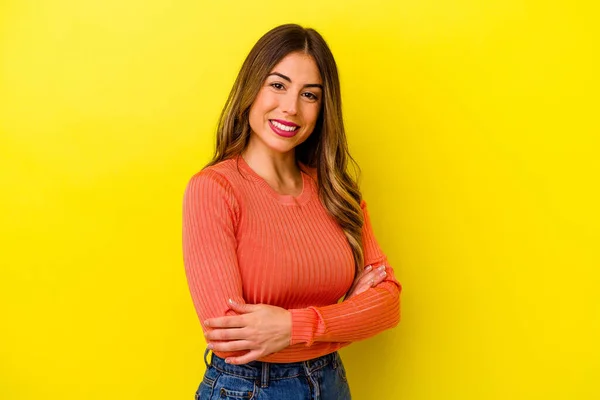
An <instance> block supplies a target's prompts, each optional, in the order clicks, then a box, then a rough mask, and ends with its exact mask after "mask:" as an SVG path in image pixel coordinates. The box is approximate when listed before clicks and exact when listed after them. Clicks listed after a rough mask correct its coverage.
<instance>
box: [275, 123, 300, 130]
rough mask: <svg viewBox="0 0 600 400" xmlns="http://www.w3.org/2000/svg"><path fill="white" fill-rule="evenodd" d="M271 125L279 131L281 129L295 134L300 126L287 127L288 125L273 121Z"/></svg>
mask: <svg viewBox="0 0 600 400" xmlns="http://www.w3.org/2000/svg"><path fill="white" fill-rule="evenodd" d="M271 123H272V124H273V126H275V127H276V128H277V129H281V130H282V131H286V132H293V131H295V130H296V129H298V128H299V126H287V125H283V124H280V123H279V122H277V121H271Z"/></svg>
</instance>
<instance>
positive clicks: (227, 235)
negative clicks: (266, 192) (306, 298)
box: [183, 173, 401, 364]
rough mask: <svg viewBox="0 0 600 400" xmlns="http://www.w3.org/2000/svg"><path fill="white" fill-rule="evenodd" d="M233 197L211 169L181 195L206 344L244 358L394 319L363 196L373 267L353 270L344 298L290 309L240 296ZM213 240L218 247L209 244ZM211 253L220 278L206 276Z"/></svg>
mask: <svg viewBox="0 0 600 400" xmlns="http://www.w3.org/2000/svg"><path fill="white" fill-rule="evenodd" d="M235 199H236V197H235V196H234V194H233V190H232V188H231V186H230V185H229V184H228V182H227V181H226V180H225V179H224V178H223V177H220V176H219V175H218V174H216V173H212V174H200V175H197V176H195V177H194V178H192V180H191V181H190V184H189V185H188V188H187V189H186V194H185V197H184V209H183V212H184V219H183V247H184V248H183V250H184V263H185V268H186V274H187V277H188V283H189V285H190V290H191V293H192V298H193V300H194V305H195V307H196V310H197V312H198V315H199V317H200V318H201V323H202V325H203V328H204V331H205V337H206V340H207V342H208V346H209V348H212V349H213V350H215V351H221V352H238V354H239V352H244V351H245V353H243V354H242V355H237V354H236V356H231V357H228V358H227V361H228V362H230V363H232V364H243V363H247V362H250V361H253V360H256V359H259V358H261V357H264V356H266V355H268V354H272V353H275V352H277V351H280V350H282V349H284V348H286V347H288V346H290V345H295V344H298V343H304V344H305V345H306V346H311V345H312V344H313V343H315V342H341V343H348V342H353V341H357V340H362V339H366V338H368V337H370V336H373V335H375V334H377V333H379V332H381V331H383V330H385V329H388V328H391V327H393V326H395V325H396V324H397V323H398V322H399V320H400V312H399V308H400V299H399V297H400V291H401V286H400V284H399V283H398V281H397V280H396V279H395V277H394V273H393V270H392V269H391V268H390V267H389V266H387V265H386V264H387V259H386V257H385V255H384V254H383V253H382V252H381V249H380V248H379V246H378V244H377V242H376V240H375V237H374V235H373V232H372V228H371V224H370V220H369V215H368V212H367V209H366V203H364V202H363V203H362V204H361V207H362V208H363V212H364V217H365V218H364V220H365V222H364V226H363V238H362V239H363V248H364V254H365V261H366V262H367V263H369V264H370V265H371V266H372V268H371V269H368V267H367V268H365V270H364V272H363V273H361V274H360V275H358V276H357V277H356V279H355V280H354V283H353V285H352V288H351V290H350V291H349V293H348V295H347V296H346V298H345V299H344V301H343V302H341V303H336V304H331V305H328V306H324V307H307V308H301V309H290V310H286V309H283V308H280V307H275V306H271V305H266V304H245V301H244V299H243V297H242V283H241V277H240V274H239V270H238V267H237V259H236V253H235V249H236V240H235V234H234V232H235V229H234V221H235V218H236V215H237V212H238V208H237V207H238V206H237V204H236V200H235ZM215 241H217V242H218V243H219V245H218V248H212V247H210V248H209V247H206V245H205V244H206V243H215ZM216 258H218V259H219V260H220V261H221V262H219V265H218V266H219V273H218V275H219V279H214V280H210V278H209V277H210V276H211V275H214V274H213V271H212V270H211V269H212V268H214V260H215V259H216ZM381 267H383V269H380V268H381ZM207 285H210V287H208V286H207ZM208 289H209V290H208Z"/></svg>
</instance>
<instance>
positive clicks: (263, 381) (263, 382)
mask: <svg viewBox="0 0 600 400" xmlns="http://www.w3.org/2000/svg"><path fill="white" fill-rule="evenodd" d="M269 368H270V364H269V363H268V362H263V363H262V371H261V374H260V387H261V388H266V387H269V375H270V370H269Z"/></svg>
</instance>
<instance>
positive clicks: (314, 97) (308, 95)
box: [302, 92, 319, 100]
mask: <svg viewBox="0 0 600 400" xmlns="http://www.w3.org/2000/svg"><path fill="white" fill-rule="evenodd" d="M302 95H303V96H304V97H306V98H308V99H309V100H318V99H319V98H318V97H317V95H316V94H314V93H311V92H305V93H303V94H302Z"/></svg>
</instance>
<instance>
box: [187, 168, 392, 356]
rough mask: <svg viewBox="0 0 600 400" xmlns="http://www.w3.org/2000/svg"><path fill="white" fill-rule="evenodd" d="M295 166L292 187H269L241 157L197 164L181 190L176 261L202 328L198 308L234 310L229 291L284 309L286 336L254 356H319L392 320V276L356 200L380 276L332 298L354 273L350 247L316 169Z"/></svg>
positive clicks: (241, 299) (369, 261)
mask: <svg viewBox="0 0 600 400" xmlns="http://www.w3.org/2000/svg"><path fill="white" fill-rule="evenodd" d="M303 169H304V171H303V173H302V177H303V181H304V189H303V191H302V193H301V194H300V195H299V196H297V197H293V196H289V195H281V194H279V193H277V192H276V191H275V190H273V189H272V188H271V187H270V186H269V184H268V183H267V182H266V181H265V180H264V179H262V178H261V177H260V176H259V175H258V174H256V173H255V172H254V171H253V170H252V169H251V168H250V166H249V165H248V164H246V162H245V161H244V159H243V158H242V157H237V158H235V159H229V160H226V161H223V162H221V163H219V164H217V165H214V166H211V167H209V168H205V169H204V170H202V171H200V172H199V173H197V174H196V175H194V176H193V177H192V178H191V180H190V182H189V184H188V186H187V188H186V191H185V195H184V202H183V203H184V204H183V255H184V264H185V271H186V276H187V280H188V284H189V288H190V292H191V295H192V299H193V302H194V306H195V309H196V312H197V314H198V317H199V318H200V322H201V324H202V328H203V329H204V330H205V331H206V327H204V325H203V323H204V321H205V320H206V319H208V318H213V317H218V316H224V315H235V314H236V313H235V312H234V311H233V310H230V309H229V307H228V306H227V299H229V298H231V299H233V300H234V301H236V302H238V303H241V304H243V303H249V304H260V303H263V304H270V305H273V306H278V307H282V308H285V309H287V310H289V311H290V312H291V314H292V337H291V341H290V346H289V347H287V348H285V349H283V350H281V351H279V352H277V353H273V354H270V355H268V356H266V357H263V358H261V359H260V361H268V362H295V361H304V360H308V359H311V358H314V357H319V356H322V355H325V354H328V353H331V352H333V351H335V350H338V349H339V348H341V347H343V346H346V345H348V344H350V343H351V342H353V341H357V340H362V339H366V338H368V337H371V336H373V335H375V334H377V333H379V332H381V331H383V330H385V329H388V328H392V327H394V326H395V325H397V323H398V322H399V320H400V291H401V286H400V283H398V281H397V280H396V278H395V277H394V273H393V270H392V268H391V267H389V266H388V264H387V259H386V256H385V255H384V254H383V252H382V251H381V249H380V248H379V246H378V244H377V242H376V241H375V237H374V235H373V231H372V228H371V223H370V221H369V214H368V213H367V209H366V204H365V202H364V201H363V202H362V203H361V206H362V209H363V212H364V217H365V223H364V228H363V246H364V255H365V257H364V259H365V265H373V267H374V268H375V267H377V266H379V265H383V264H385V265H386V266H387V268H386V271H387V277H386V279H385V280H384V281H383V282H381V283H380V284H379V285H377V286H376V287H374V288H371V289H369V290H367V291H365V292H363V293H361V294H359V295H357V296H354V297H352V298H350V299H349V300H347V301H343V302H338V301H339V299H340V298H341V297H343V295H344V294H345V293H346V292H347V291H348V289H349V288H350V286H351V284H352V282H353V280H354V259H353V256H352V251H351V249H350V246H349V244H348V242H347V240H346V237H345V235H344V233H343V231H342V229H341V228H340V227H339V225H338V224H337V223H336V222H335V220H334V219H333V218H332V217H331V216H329V214H328V213H327V211H326V209H325V208H324V207H323V205H322V203H321V202H320V201H319V197H318V194H317V193H318V188H317V185H316V171H315V170H309V169H307V168H306V167H303ZM244 353H245V352H231V353H224V352H215V354H217V355H218V356H220V357H227V356H230V355H240V354H244Z"/></svg>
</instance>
